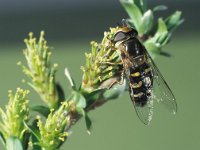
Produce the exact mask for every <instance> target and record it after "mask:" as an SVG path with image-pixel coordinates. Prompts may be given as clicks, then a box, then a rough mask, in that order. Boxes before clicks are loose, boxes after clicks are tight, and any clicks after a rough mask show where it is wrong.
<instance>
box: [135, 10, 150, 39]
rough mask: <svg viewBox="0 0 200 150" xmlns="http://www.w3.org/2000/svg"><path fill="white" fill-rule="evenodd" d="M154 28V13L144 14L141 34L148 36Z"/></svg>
mask: <svg viewBox="0 0 200 150" xmlns="http://www.w3.org/2000/svg"><path fill="white" fill-rule="evenodd" d="M152 26H153V12H152V11H151V10H148V11H146V12H145V13H144V15H143V16H142V19H141V24H140V27H139V31H138V32H139V34H140V35H143V34H147V33H148V32H149V31H151V29H152Z"/></svg>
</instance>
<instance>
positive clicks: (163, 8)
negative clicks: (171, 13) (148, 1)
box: [153, 5, 167, 12]
mask: <svg viewBox="0 0 200 150" xmlns="http://www.w3.org/2000/svg"><path fill="white" fill-rule="evenodd" d="M163 10H167V6H165V5H158V6H156V7H154V8H153V11H154V12H155V11H163Z"/></svg>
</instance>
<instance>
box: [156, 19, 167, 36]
mask: <svg viewBox="0 0 200 150" xmlns="http://www.w3.org/2000/svg"><path fill="white" fill-rule="evenodd" d="M166 32H167V26H166V24H165V22H164V21H163V19H162V18H159V19H158V30H157V33H156V34H163V33H166Z"/></svg>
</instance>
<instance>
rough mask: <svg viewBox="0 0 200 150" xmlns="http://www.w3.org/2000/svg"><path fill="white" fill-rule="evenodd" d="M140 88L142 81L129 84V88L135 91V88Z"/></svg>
mask: <svg viewBox="0 0 200 150" xmlns="http://www.w3.org/2000/svg"><path fill="white" fill-rule="evenodd" d="M141 86H142V81H140V82H139V83H134V84H131V87H132V88H134V89H136V88H140V87H141Z"/></svg>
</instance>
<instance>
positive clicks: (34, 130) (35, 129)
mask: <svg viewBox="0 0 200 150" xmlns="http://www.w3.org/2000/svg"><path fill="white" fill-rule="evenodd" d="M24 125H25V126H26V128H27V129H28V130H29V131H30V132H31V133H32V134H33V135H34V136H35V137H36V139H37V140H38V141H40V138H41V135H40V132H39V130H38V127H37V120H35V121H34V122H33V125H32V126H31V125H28V124H27V123H26V122H24Z"/></svg>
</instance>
